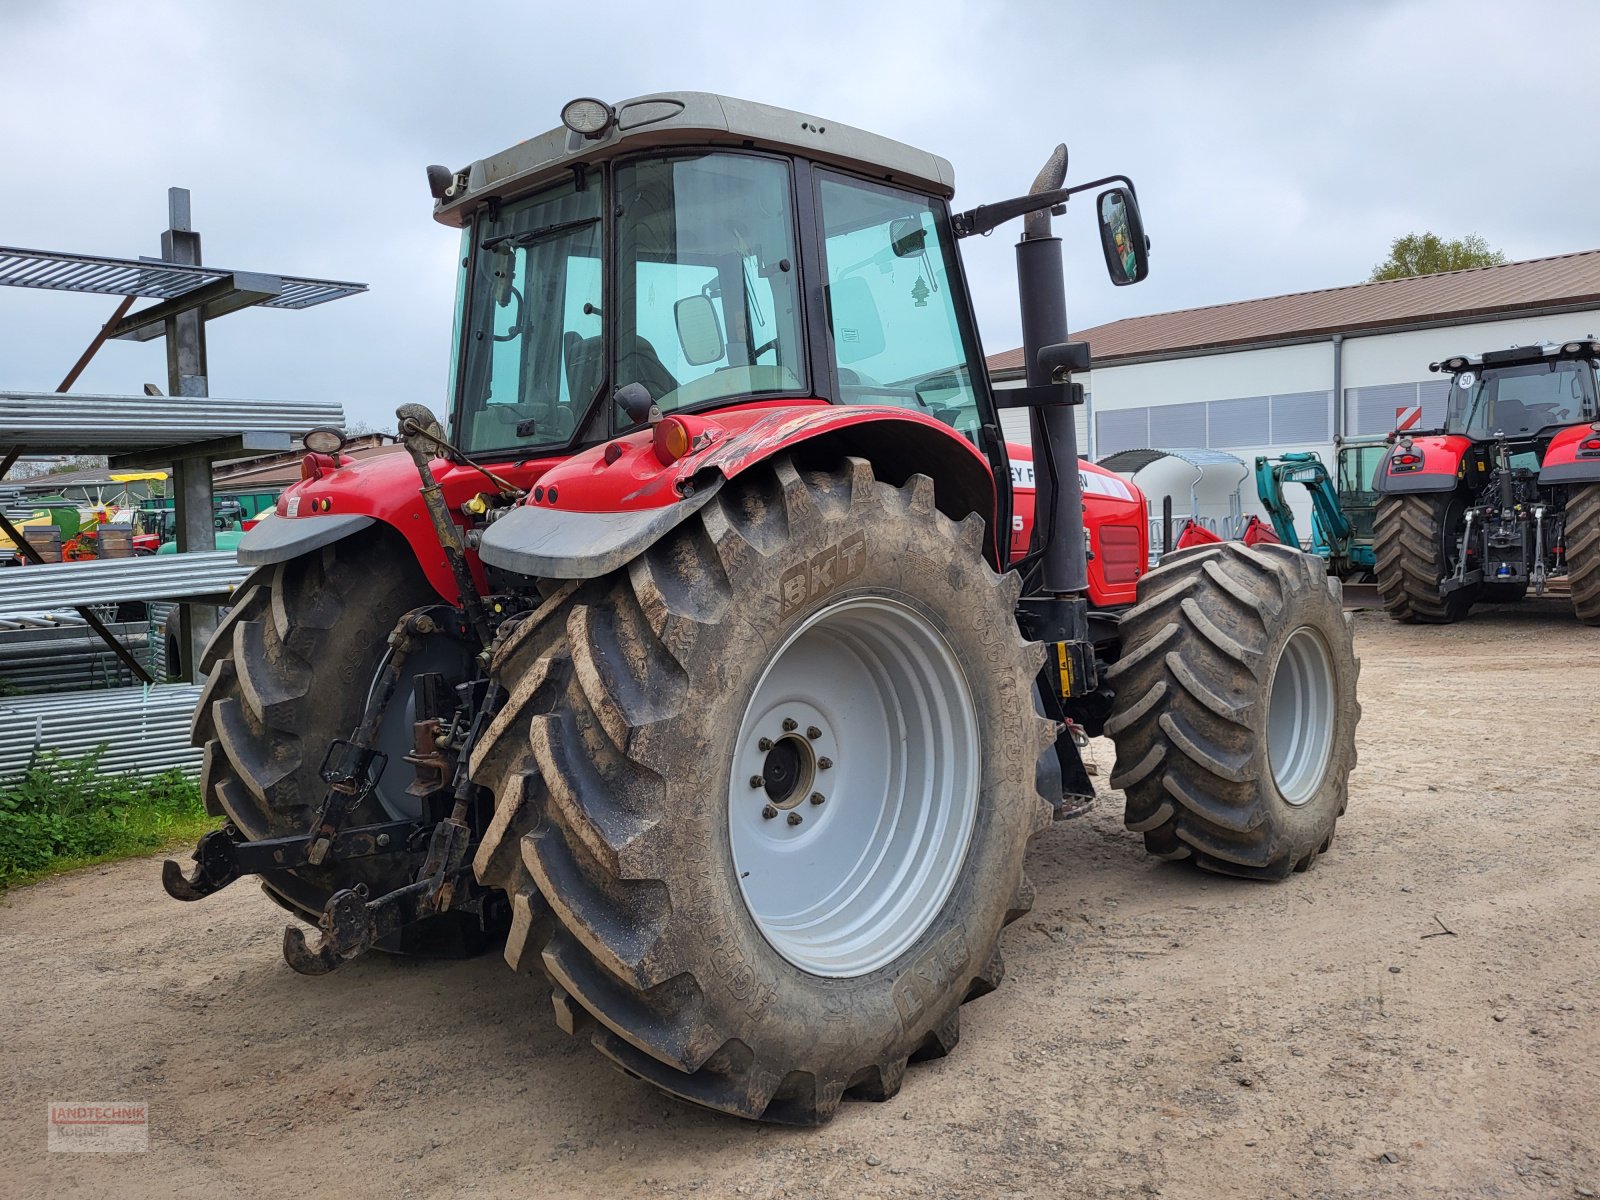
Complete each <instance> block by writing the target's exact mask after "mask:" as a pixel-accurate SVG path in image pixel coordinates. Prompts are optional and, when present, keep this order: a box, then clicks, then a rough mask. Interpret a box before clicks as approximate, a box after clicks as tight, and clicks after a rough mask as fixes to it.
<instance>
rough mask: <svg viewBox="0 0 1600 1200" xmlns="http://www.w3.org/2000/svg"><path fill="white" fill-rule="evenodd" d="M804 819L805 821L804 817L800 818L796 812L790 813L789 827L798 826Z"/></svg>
mask: <svg viewBox="0 0 1600 1200" xmlns="http://www.w3.org/2000/svg"><path fill="white" fill-rule="evenodd" d="M804 819H805V818H804V817H802V816H801V815H800V814H799V813H797V812H792V813H790V814H789V824H791V825H798V824H800V822H801V821H803V820H804Z"/></svg>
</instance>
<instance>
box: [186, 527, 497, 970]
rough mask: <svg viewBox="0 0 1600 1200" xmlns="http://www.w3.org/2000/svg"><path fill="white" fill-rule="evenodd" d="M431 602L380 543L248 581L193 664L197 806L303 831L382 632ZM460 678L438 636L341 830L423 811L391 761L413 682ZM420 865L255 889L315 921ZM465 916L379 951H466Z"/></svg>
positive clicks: (397, 704)
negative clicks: (380, 767)
mask: <svg viewBox="0 0 1600 1200" xmlns="http://www.w3.org/2000/svg"><path fill="white" fill-rule="evenodd" d="M439 602H440V601H439V596H438V593H437V592H435V591H434V590H433V588H432V587H431V586H430V585H429V584H428V582H427V580H426V579H425V578H424V577H423V575H422V572H421V570H420V568H419V567H418V566H417V563H416V558H415V556H414V555H413V554H412V553H411V551H410V549H409V547H407V546H406V545H405V544H404V543H402V542H401V541H400V540H399V538H398V537H393V536H390V535H388V534H385V533H378V534H366V535H362V536H357V537H352V538H347V539H345V540H343V541H340V542H335V543H333V544H332V545H330V546H326V547H324V548H322V549H321V550H317V551H314V552H312V553H311V554H308V555H305V556H303V557H301V558H295V559H291V560H290V561H288V562H284V563H279V564H277V565H276V566H270V567H263V568H261V569H260V570H258V571H256V572H255V573H254V574H253V575H251V576H250V578H249V579H248V580H246V581H245V584H244V585H243V586H242V587H241V588H240V589H239V592H238V594H237V599H236V602H235V603H234V605H233V607H232V608H231V609H230V610H229V612H228V615H227V616H226V617H225V618H224V619H223V621H222V623H221V624H220V625H219V626H218V627H217V631H216V633H215V635H213V637H212V639H211V642H210V643H209V645H208V646H207V648H206V651H205V654H204V656H203V657H202V659H201V670H202V671H204V672H205V673H206V675H207V677H208V678H207V682H206V687H205V690H204V691H203V692H202V694H201V697H200V702H199V705H198V706H197V708H196V710H195V717H194V726H193V730H192V738H193V741H194V743H195V745H197V746H200V747H202V748H203V749H204V750H205V757H204V759H203V764H202V767H201V777H200V786H201V794H202V796H203V798H204V800H205V805H206V810H207V811H208V812H210V813H212V814H213V815H216V816H226V817H227V818H228V820H230V821H231V822H233V824H234V825H235V826H236V827H237V828H238V829H239V831H240V832H241V833H242V834H244V836H245V837H246V838H248V839H250V840H252V841H254V840H259V839H262V838H271V837H289V836H294V835H298V834H304V833H306V832H308V831H309V830H310V828H311V822H312V819H313V817H314V815H315V813H316V811H317V808H318V806H319V805H320V804H321V803H322V801H323V798H324V797H325V796H326V795H327V784H325V783H324V782H323V781H322V779H321V778H320V776H319V774H318V770H319V768H320V767H321V766H322V762H323V758H324V756H325V754H326V752H327V749H328V746H329V744H330V743H331V742H333V741H334V740H336V739H339V738H347V737H349V736H350V734H351V732H352V731H353V730H354V729H355V726H356V724H357V722H358V721H359V720H360V718H361V713H362V710H363V707H364V706H365V703H366V699H367V694H368V691H369V689H370V687H371V685H372V681H373V676H374V674H375V673H376V671H377V668H378V664H379V661H380V659H381V658H382V657H383V654H384V651H385V648H386V642H387V638H388V636H389V633H390V632H391V631H392V630H393V628H394V625H395V623H396V622H397V621H398V620H399V619H400V617H401V616H402V615H404V614H405V613H406V612H408V611H410V610H411V609H413V608H416V607H418V606H420V605H424V604H428V603H439ZM466 668H467V656H466V654H465V653H464V652H463V651H462V650H460V649H458V648H457V647H456V646H455V644H454V643H449V642H446V641H444V640H443V639H429V640H427V641H425V642H424V643H423V644H422V646H421V648H419V649H418V650H417V651H416V652H415V654H414V655H413V657H412V659H411V660H410V662H408V664H407V675H406V678H405V680H403V681H402V684H401V686H400V688H399V689H397V691H396V694H395V698H394V700H393V701H392V702H391V704H390V708H389V711H388V713H387V715H386V717H385V719H384V722H383V724H382V726H381V727H380V731H379V744H380V747H381V748H382V749H384V750H385V751H386V752H387V753H388V755H389V765H388V767H387V768H386V769H385V773H384V775H383V777H382V779H381V780H380V781H379V786H378V789H377V791H376V792H375V793H374V794H373V795H371V796H369V797H368V798H367V799H366V800H365V801H363V802H362V804H361V805H360V806H358V807H357V808H356V809H355V810H354V811H353V812H352V814H351V816H350V819H349V822H348V823H349V824H350V825H352V826H353V825H359V824H367V823H372V822H379V821H393V820H404V819H407V818H408V817H417V816H420V815H421V814H420V810H419V808H418V805H419V801H417V800H416V799H415V798H413V797H410V796H408V795H406V792H405V788H406V785H407V784H408V783H409V782H410V779H409V776H410V772H409V771H408V770H407V767H406V764H405V763H404V762H402V761H400V760H401V756H402V755H403V754H405V753H407V752H408V751H409V750H410V747H411V744H412V734H411V730H412V713H411V711H410V705H411V698H412V688H411V683H410V680H411V678H412V677H414V676H415V675H416V674H417V673H418V672H421V671H436V672H438V673H440V674H443V675H444V676H445V677H446V681H447V682H448V683H455V682H459V681H460V680H461V679H462V678H463V677H464V675H465V672H466ZM420 857H421V856H420V854H416V855H406V854H394V855H385V856H380V857H374V858H363V859H353V860H349V861H346V862H341V863H338V864H334V865H330V866H323V867H302V868H296V869H295V870H292V871H277V872H273V873H272V874H270V875H264V876H262V879H261V886H262V888H263V889H264V890H265V891H266V893H267V895H268V896H270V897H271V898H272V899H274V900H275V901H277V902H278V903H279V904H281V905H283V906H284V907H285V908H287V909H289V911H291V912H292V913H294V914H295V915H296V916H298V917H300V918H302V919H304V920H308V921H315V920H316V919H317V917H318V916H320V915H321V912H322V908H323V905H324V904H325V903H326V901H327V899H328V897H329V896H330V895H332V894H333V893H334V892H335V891H337V890H339V889H340V888H346V887H355V886H356V885H358V884H364V885H366V887H367V888H368V890H369V891H370V892H371V894H372V895H374V896H378V895H382V894H383V893H385V892H388V891H392V890H393V889H394V888H396V887H401V886H404V885H405V884H407V883H410V882H411V878H412V875H413V873H414V872H415V870H416V867H417V864H418V862H419V861H420ZM474 920H475V918H468V917H463V916H461V915H459V914H447V915H446V917H445V918H439V919H438V922H441V923H436V922H427V923H424V926H425V927H422V928H415V929H411V930H408V931H407V934H406V937H405V939H404V940H403V942H399V941H391V942H389V943H383V944H380V948H384V949H404V950H407V951H417V952H443V953H457V952H462V951H471V950H473V949H476V948H481V947H478V946H476V945H475V944H474V943H475V942H476V941H477V939H476V936H475V934H473V933H472V932H471V926H472V924H473V921H474ZM463 937H465V938H466V939H467V941H466V943H465V944H463V943H462V942H461V939H462V938H463Z"/></svg>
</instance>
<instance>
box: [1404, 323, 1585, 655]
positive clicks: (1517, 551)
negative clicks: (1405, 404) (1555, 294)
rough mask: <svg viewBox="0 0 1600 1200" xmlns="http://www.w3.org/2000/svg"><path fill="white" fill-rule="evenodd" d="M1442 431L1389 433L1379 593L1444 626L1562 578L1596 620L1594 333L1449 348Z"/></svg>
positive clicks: (1577, 607) (1578, 607) (1407, 617)
mask: <svg viewBox="0 0 1600 1200" xmlns="http://www.w3.org/2000/svg"><path fill="white" fill-rule="evenodd" d="M1429 369H1430V370H1433V371H1440V372H1447V373H1448V374H1449V375H1450V377H1451V378H1450V397H1449V402H1448V404H1447V405H1446V408H1445V423H1444V428H1443V429H1439V430H1433V431H1429V432H1424V433H1407V434H1401V435H1398V436H1396V437H1393V438H1391V442H1392V445H1391V447H1390V449H1389V450H1388V452H1387V453H1386V454H1385V455H1384V457H1383V459H1382V461H1381V462H1380V463H1379V464H1378V470H1377V474H1376V476H1375V477H1374V480H1373V484H1374V488H1375V490H1376V491H1377V492H1378V493H1379V500H1378V511H1377V517H1376V521H1375V524H1374V531H1373V532H1374V539H1373V540H1374V552H1375V554H1376V558H1377V568H1376V575H1377V582H1378V592H1379V594H1380V595H1381V596H1382V597H1383V603H1384V607H1385V608H1386V609H1388V611H1389V614H1390V616H1392V617H1393V618H1394V619H1395V620H1397V621H1418V622H1428V623H1434V624H1442V623H1446V622H1450V621H1456V620H1459V619H1460V618H1462V617H1463V616H1465V615H1466V613H1467V610H1468V609H1469V608H1471V607H1472V605H1473V604H1474V603H1476V602H1488V603H1502V602H1505V601H1515V600H1521V599H1522V598H1523V597H1524V596H1526V595H1527V594H1528V592H1529V590H1530V589H1531V590H1532V591H1533V592H1534V594H1535V595H1539V594H1541V593H1543V592H1544V590H1545V588H1546V586H1547V585H1548V584H1549V583H1550V581H1551V580H1552V579H1555V578H1561V577H1564V578H1565V580H1566V583H1567V586H1568V587H1569V588H1570V590H1571V596H1572V607H1573V610H1574V612H1576V614H1577V616H1578V619H1579V620H1580V621H1582V622H1584V623H1585V624H1587V625H1600V392H1597V388H1596V373H1597V372H1600V341H1597V340H1595V339H1593V338H1585V339H1583V340H1582V341H1577V342H1567V343H1565V344H1563V345H1559V346H1558V345H1554V344H1542V345H1536V346H1513V347H1512V348H1510V349H1509V350H1491V351H1488V352H1487V353H1485V354H1483V355H1482V356H1481V357H1479V356H1467V355H1458V356H1456V357H1455V358H1450V359H1446V360H1445V361H1444V362H1437V363H1431V364H1430V365H1429Z"/></svg>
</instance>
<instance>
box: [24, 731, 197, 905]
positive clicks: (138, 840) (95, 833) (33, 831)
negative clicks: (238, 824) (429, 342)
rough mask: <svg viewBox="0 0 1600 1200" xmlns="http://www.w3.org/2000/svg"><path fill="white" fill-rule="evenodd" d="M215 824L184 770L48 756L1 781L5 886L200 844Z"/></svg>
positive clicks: (94, 756) (96, 758) (93, 757)
mask: <svg viewBox="0 0 1600 1200" xmlns="http://www.w3.org/2000/svg"><path fill="white" fill-rule="evenodd" d="M216 824H217V821H216V819H215V818H214V817H210V816H207V815H206V811H205V808H204V807H203V806H202V804H201V803H200V788H199V786H198V785H197V784H196V783H195V781H194V780H192V779H190V778H188V777H187V776H186V775H184V774H183V773H182V772H181V771H167V772H165V773H163V774H161V775H154V776H141V775H108V774H106V773H105V772H103V771H102V770H101V769H100V764H99V756H98V755H90V756H89V757H87V758H78V759H68V758H56V757H53V756H50V757H45V758H42V759H40V761H38V762H37V763H35V764H34V765H33V766H31V767H29V768H28V770H27V772H26V773H24V774H23V775H21V776H19V777H17V778H16V779H13V780H11V781H9V782H5V783H0V891H4V890H5V889H6V888H8V887H15V886H17V885H18V884H22V883H31V882H32V881H34V880H36V879H40V878H42V877H44V876H46V875H54V874H56V873H57V872H60V871H70V870H73V869H74V868H77V867H86V866H90V865H92V864H94V863H100V862H109V861H111V860H113V859H118V858H127V857H130V856H131V855H135V854H148V853H149V852H151V851H153V850H161V849H165V848H166V847H168V846H171V845H173V844H175V843H180V842H194V841H195V840H197V839H198V838H199V836H200V835H201V834H202V833H204V832H205V831H206V830H207V829H211V828H215V826H216Z"/></svg>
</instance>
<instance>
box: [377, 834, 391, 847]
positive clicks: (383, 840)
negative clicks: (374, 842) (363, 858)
mask: <svg viewBox="0 0 1600 1200" xmlns="http://www.w3.org/2000/svg"><path fill="white" fill-rule="evenodd" d="M388 844H389V835H388V834H387V833H380V834H379V835H378V845H380V846H387V845H388Z"/></svg>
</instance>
